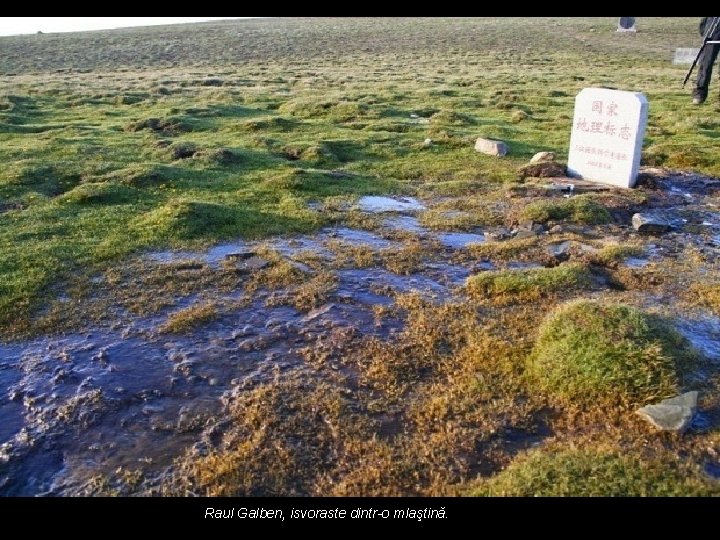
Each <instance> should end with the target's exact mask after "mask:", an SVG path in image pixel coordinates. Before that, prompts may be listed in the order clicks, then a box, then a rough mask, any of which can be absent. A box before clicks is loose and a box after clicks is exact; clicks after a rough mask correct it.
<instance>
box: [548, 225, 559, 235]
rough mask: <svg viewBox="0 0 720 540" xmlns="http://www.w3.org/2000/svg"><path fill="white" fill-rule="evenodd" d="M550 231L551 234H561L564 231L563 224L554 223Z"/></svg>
mask: <svg viewBox="0 0 720 540" xmlns="http://www.w3.org/2000/svg"><path fill="white" fill-rule="evenodd" d="M548 232H549V233H550V234H560V233H561V232H563V228H562V225H553V226H552V227H551V228H550V230H549V231H548Z"/></svg>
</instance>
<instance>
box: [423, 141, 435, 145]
mask: <svg viewBox="0 0 720 540" xmlns="http://www.w3.org/2000/svg"><path fill="white" fill-rule="evenodd" d="M432 143H433V140H432V139H425V140H424V141H423V146H432Z"/></svg>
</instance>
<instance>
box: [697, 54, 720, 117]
mask: <svg viewBox="0 0 720 540" xmlns="http://www.w3.org/2000/svg"><path fill="white" fill-rule="evenodd" d="M718 52H720V45H708V46H707V47H705V49H704V50H703V53H702V54H701V55H700V59H699V60H698V76H697V81H696V83H695V90H694V91H693V103H702V102H703V101H705V99H706V98H707V95H708V88H709V87H710V79H711V78H712V69H713V64H714V63H715V60H716V59H717V56H718Z"/></svg>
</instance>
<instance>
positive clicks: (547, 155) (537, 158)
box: [530, 152, 555, 163]
mask: <svg viewBox="0 0 720 540" xmlns="http://www.w3.org/2000/svg"><path fill="white" fill-rule="evenodd" d="M544 161H555V152H538V153H537V154H535V155H534V156H533V157H532V159H531V160H530V163H541V162H544Z"/></svg>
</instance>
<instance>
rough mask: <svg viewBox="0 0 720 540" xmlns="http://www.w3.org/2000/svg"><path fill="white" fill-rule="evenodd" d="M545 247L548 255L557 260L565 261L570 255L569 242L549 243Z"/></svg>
mask: <svg viewBox="0 0 720 540" xmlns="http://www.w3.org/2000/svg"><path fill="white" fill-rule="evenodd" d="M547 249H548V253H549V254H550V256H551V257H554V258H555V259H556V260H558V261H566V260H568V258H569V257H570V242H560V243H559V244H550V245H549V246H548V248H547Z"/></svg>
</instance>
